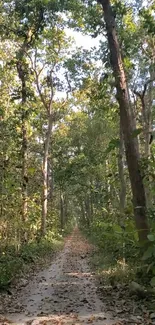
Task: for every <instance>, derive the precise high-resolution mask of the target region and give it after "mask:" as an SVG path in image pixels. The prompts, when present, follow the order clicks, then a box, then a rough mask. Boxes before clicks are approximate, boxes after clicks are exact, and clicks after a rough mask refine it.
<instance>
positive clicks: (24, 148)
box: [17, 44, 28, 243]
mask: <svg viewBox="0 0 155 325" xmlns="http://www.w3.org/2000/svg"><path fill="white" fill-rule="evenodd" d="M26 47H27V45H25V44H24V45H23V48H22V49H21V50H20V52H19V57H20V59H19V60H18V61H17V72H18V76H19V79H20V80H21V87H22V89H21V94H22V95H21V106H22V116H21V119H22V125H21V130H22V149H21V156H22V222H23V230H22V231H21V240H22V242H23V243H24V242H27V232H26V230H25V229H24V227H25V223H26V221H27V212H28V172H27V159H28V138H27V125H26V124H27V123H26V120H27V112H26V109H25V104H26V100H27V92H26V71H25V69H26V68H25V65H24V54H25V48H26Z"/></svg>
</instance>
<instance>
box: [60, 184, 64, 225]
mask: <svg viewBox="0 0 155 325" xmlns="http://www.w3.org/2000/svg"><path fill="white" fill-rule="evenodd" d="M60 225H61V230H62V229H63V228H64V196H63V193H62V190H60Z"/></svg>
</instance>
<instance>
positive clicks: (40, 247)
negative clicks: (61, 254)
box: [0, 233, 63, 290]
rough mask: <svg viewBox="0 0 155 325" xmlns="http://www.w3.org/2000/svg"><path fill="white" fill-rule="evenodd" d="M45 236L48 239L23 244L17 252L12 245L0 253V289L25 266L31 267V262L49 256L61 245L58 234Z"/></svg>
mask: <svg viewBox="0 0 155 325" xmlns="http://www.w3.org/2000/svg"><path fill="white" fill-rule="evenodd" d="M47 237H48V239H43V240H41V241H39V242H31V243H29V244H26V245H24V246H23V247H21V248H20V249H19V251H18V252H16V251H15V249H14V247H13V246H12V247H7V249H5V251H3V252H2V253H1V258H0V290H1V288H5V287H6V288H7V287H8V286H9V285H10V284H11V282H12V281H13V280H14V278H15V277H16V276H17V275H18V276H20V275H21V274H22V272H24V270H25V269H26V266H27V267H28V266H29V267H30V268H31V265H32V264H34V265H35V264H36V263H38V262H39V261H43V260H44V259H45V258H46V257H47V256H51V255H52V254H53V253H54V251H55V250H58V249H59V248H60V247H62V245H63V240H62V237H61V236H60V235H57V234H54V233H52V234H51V233H49V235H48V236H47Z"/></svg>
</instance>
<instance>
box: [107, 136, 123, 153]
mask: <svg viewBox="0 0 155 325" xmlns="http://www.w3.org/2000/svg"><path fill="white" fill-rule="evenodd" d="M119 146H120V140H119V139H112V140H111V141H110V142H109V145H108V148H107V149H106V153H109V152H111V151H112V150H114V149H116V148H119Z"/></svg>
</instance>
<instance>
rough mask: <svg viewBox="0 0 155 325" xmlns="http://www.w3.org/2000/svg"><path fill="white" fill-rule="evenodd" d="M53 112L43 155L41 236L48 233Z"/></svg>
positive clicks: (49, 120) (49, 121)
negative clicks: (49, 167) (49, 154)
mask: <svg viewBox="0 0 155 325" xmlns="http://www.w3.org/2000/svg"><path fill="white" fill-rule="evenodd" d="M52 121H53V119H52V114H50V116H49V119H48V130H47V134H46V139H45V143H44V157H43V195H42V218H41V236H42V237H43V236H45V234H46V219H47V202H48V153H49V145H50V138H51V132H52Z"/></svg>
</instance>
